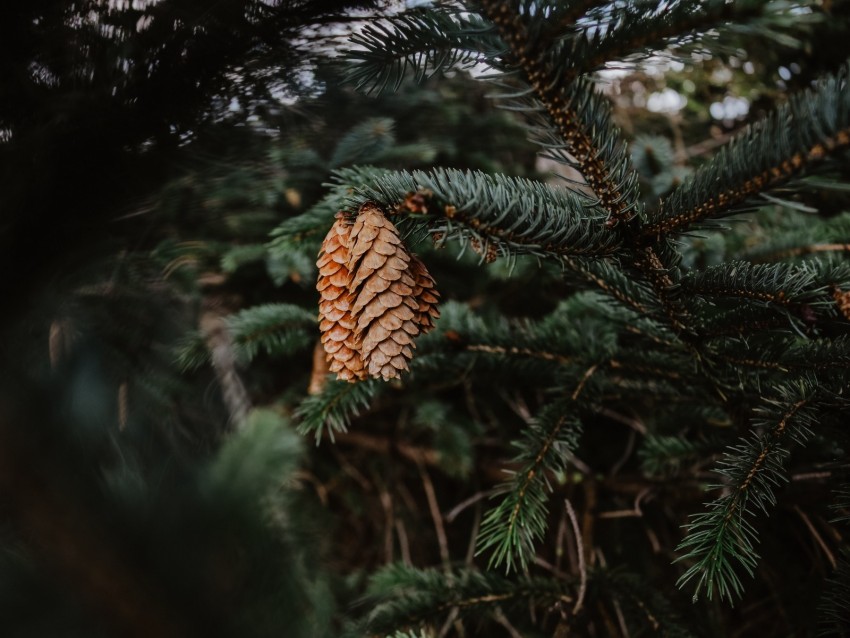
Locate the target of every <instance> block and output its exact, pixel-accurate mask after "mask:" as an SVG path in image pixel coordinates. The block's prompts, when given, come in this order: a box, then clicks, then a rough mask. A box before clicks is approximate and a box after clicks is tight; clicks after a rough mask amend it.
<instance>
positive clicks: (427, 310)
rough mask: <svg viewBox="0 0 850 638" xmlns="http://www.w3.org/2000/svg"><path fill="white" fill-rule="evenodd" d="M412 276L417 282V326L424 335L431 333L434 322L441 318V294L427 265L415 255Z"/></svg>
mask: <svg viewBox="0 0 850 638" xmlns="http://www.w3.org/2000/svg"><path fill="white" fill-rule="evenodd" d="M410 275H411V276H412V277H413V281H414V282H415V283H414V286H413V298H414V299H416V303H417V313H416V324H417V325H418V326H419V329H420V331H421V332H422V334H426V333H428V332H430V331H431V329H432V328H433V327H434V321H435V320H436V319H437V317H439V316H440V311H439V310H438V309H437V303H438V302H439V301H440V293H439V292H437V284H436V283H435V282H434V278H433V277H432V276H431V273H429V272H428V269H427V268H426V267H425V264H424V263H422V260H420V259H419V257H417V256H416V255H413V254H411V255H410Z"/></svg>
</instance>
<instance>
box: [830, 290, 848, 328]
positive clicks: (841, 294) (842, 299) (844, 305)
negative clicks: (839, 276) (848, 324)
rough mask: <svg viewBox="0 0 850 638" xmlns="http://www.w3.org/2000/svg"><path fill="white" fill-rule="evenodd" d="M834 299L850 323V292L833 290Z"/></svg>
mask: <svg viewBox="0 0 850 638" xmlns="http://www.w3.org/2000/svg"><path fill="white" fill-rule="evenodd" d="M832 298H833V299H835V303H836V305H837V306H838V310H839V311H840V312H841V314H842V315H844V318H845V319H847V320H848V321H850V292H847V291H844V290H841V289H839V288H837V287H836V288H833V289H832Z"/></svg>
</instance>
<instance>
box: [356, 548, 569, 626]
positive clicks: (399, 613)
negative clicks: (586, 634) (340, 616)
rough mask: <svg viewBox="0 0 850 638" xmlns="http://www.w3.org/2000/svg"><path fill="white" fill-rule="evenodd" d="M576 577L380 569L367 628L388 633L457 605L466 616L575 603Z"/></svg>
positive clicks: (396, 566)
mask: <svg viewBox="0 0 850 638" xmlns="http://www.w3.org/2000/svg"><path fill="white" fill-rule="evenodd" d="M573 585H574V583H573V582H572V581H567V582H563V581H561V582H559V581H555V580H552V579H548V578H530V577H523V578H519V579H516V580H508V579H506V578H503V577H499V576H497V575H495V574H493V573H491V572H479V571H476V570H472V569H454V570H452V571H451V572H450V573H449V574H448V575H447V574H446V572H445V571H443V570H437V569H416V568H414V567H408V566H405V565H401V564H394V565H389V566H387V567H385V568H383V569H382V570H381V571H379V572H377V573H376V574H375V575H374V576H373V577H372V579H371V582H370V584H369V600H370V602H371V603H372V605H373V609H372V611H371V613H370V614H369V616H368V618H367V620H366V623H365V626H364V627H363V630H364V631H367V632H370V633H375V632H378V633H384V632H388V631H392V630H394V629H396V628H397V627H399V626H417V625H420V624H422V623H425V622H435V621H436V619H438V618H440V616H441V615H442V614H444V613H446V612H448V611H450V610H452V609H457V610H458V614H459V615H460V617H475V616H482V615H486V614H489V613H490V612H492V611H493V609H494V608H495V607H503V608H506V609H509V608H513V607H515V606H517V605H519V604H523V603H525V604H529V603H530V604H532V605H534V606H545V605H551V604H554V603H556V602H561V603H571V602H572V600H573V597H572V594H571V593H570V592H571V589H572V587H573Z"/></svg>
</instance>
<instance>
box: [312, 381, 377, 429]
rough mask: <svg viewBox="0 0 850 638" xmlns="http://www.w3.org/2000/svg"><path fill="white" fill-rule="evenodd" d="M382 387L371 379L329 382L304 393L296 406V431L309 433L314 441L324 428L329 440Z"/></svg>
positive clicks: (346, 425)
mask: <svg viewBox="0 0 850 638" xmlns="http://www.w3.org/2000/svg"><path fill="white" fill-rule="evenodd" d="M384 387H385V386H384V384H382V383H379V382H378V381H376V380H375V379H369V380H367V381H362V382H360V383H346V382H345V381H337V380H332V381H329V382H328V383H327V384H325V387H324V388H323V389H322V391H321V392H320V393H319V394H314V395H311V396H308V397H307V398H305V399H304V400H303V401H302V402H301V404H300V405H299V406H298V409H297V410H296V411H295V416H296V418H297V419H298V432H299V433H300V434H312V435H313V436H314V437H315V438H316V444H318V443H319V442H320V441H321V439H322V436H323V435H324V433H325V429H326V428H327V434H328V436H329V437H330V440H331V442H333V440H334V433H335V432H345V431H346V430H347V429H348V425H349V424H350V423H351V419H353V418H354V417H355V416H357V415H358V414H359V413H360V412H361V411H362V410H364V409H366V408H368V407H369V405H371V403H372V401H374V399H375V397H376V396H377V395H378V394H379V393H380V392H381V390H382V389H383V388H384Z"/></svg>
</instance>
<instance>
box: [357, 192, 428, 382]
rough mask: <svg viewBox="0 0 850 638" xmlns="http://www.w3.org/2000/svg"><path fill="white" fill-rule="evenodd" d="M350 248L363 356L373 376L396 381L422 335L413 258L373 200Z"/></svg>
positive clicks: (363, 213) (362, 213)
mask: <svg viewBox="0 0 850 638" xmlns="http://www.w3.org/2000/svg"><path fill="white" fill-rule="evenodd" d="M350 247H351V248H350V251H349V259H348V264H347V265H348V269H349V271H350V272H351V283H350V286H349V290H350V291H351V293H352V294H353V299H354V301H353V305H352V307H351V314H352V315H353V316H354V317H355V318H356V319H357V324H356V326H355V327H354V334H355V335H356V336H357V337H358V338H359V339H360V353H361V356H362V358H363V362H364V364H365V365H366V367H367V370H368V372H369V376H372V377H382V378H383V379H384V380H388V379H394V378H396V377H398V376H399V375H400V374H401V372H402V371H403V370H407V362H408V361H409V360H410V359H411V358H412V357H413V348H414V347H415V346H414V345H413V338H414V337H416V336H417V335H418V334H419V325H418V324H417V323H416V318H417V316H418V314H419V303H418V302H417V301H416V299H415V298H414V296H413V291H414V285H415V280H414V278H413V276H412V275H411V273H410V272H408V267H409V265H410V262H411V259H410V255H409V254H408V252H407V250H406V249H405V248H404V245H403V244H402V242H401V238H400V237H399V236H398V231H397V230H396V228H395V226H394V225H393V224H392V222H390V220H388V219H387V218H386V217H384V214H383V212H382V211H381V209H380V208H378V206H377V205H375V204H373V203H371V202H367V203H365V204H363V206H361V207H360V211H359V212H358V214H357V219H356V221H355V222H354V227H353V228H352V229H351V238H350Z"/></svg>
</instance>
